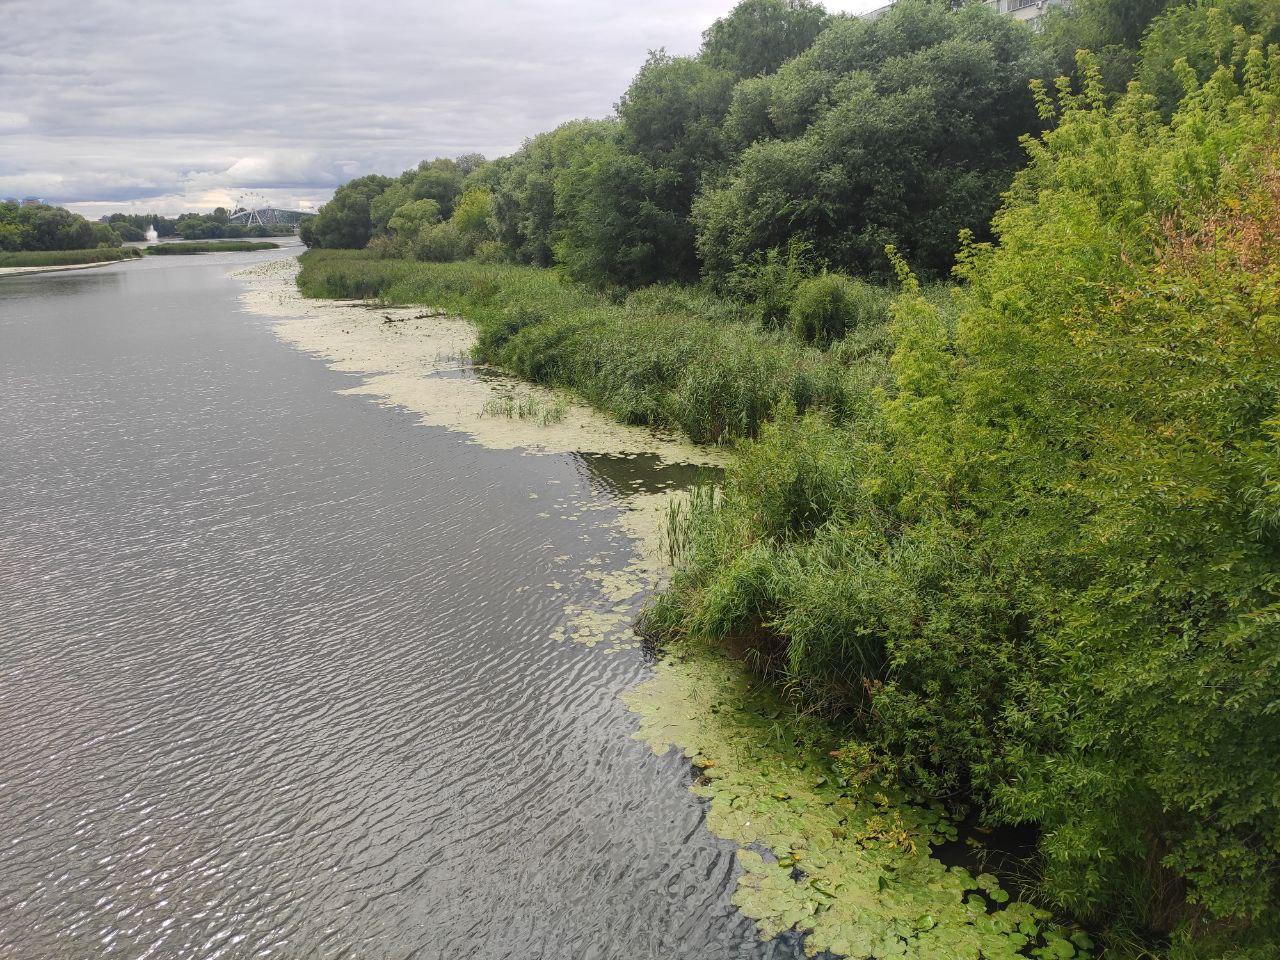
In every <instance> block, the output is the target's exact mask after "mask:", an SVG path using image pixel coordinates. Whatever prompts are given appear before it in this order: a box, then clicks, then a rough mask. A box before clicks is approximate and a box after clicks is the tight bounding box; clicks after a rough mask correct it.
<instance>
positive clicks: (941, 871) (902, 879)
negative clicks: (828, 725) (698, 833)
mask: <svg viewBox="0 0 1280 960" xmlns="http://www.w3.org/2000/svg"><path fill="white" fill-rule="evenodd" d="M623 701H624V702H625V703H626V704H627V705H628V706H629V707H630V708H631V709H632V710H633V711H635V712H636V713H637V714H639V716H640V727H639V731H638V732H637V733H636V737H637V739H640V740H643V741H644V742H646V743H648V744H649V745H650V746H651V747H652V748H653V751H654V752H655V753H658V754H663V753H666V752H667V751H668V750H670V749H672V748H673V747H674V748H677V749H680V750H682V751H683V753H684V755H685V756H686V757H688V758H689V759H690V760H691V761H692V762H693V764H694V765H695V766H696V767H697V768H698V769H699V770H700V772H701V774H702V775H701V776H700V777H699V778H698V780H697V781H696V782H695V784H694V786H693V787H692V790H693V792H694V793H696V794H697V795H698V796H700V797H703V798H705V799H706V800H707V801H708V802H709V804H710V806H709V810H708V813H707V826H708V827H709V828H710V830H711V831H712V832H713V833H715V834H716V835H717V836H720V837H722V838H723V839H725V840H729V841H731V842H733V843H736V844H738V845H739V850H738V861H739V863H740V865H741V867H742V875H741V877H740V879H739V881H738V888H737V890H736V891H735V893H734V897H733V902H734V904H735V905H736V906H737V907H738V908H739V909H741V910H742V912H743V913H745V914H746V915H747V916H749V917H751V918H752V919H753V920H755V921H756V923H757V925H758V926H759V928H760V931H761V933H762V934H763V935H764V936H766V937H773V936H776V935H777V934H779V933H781V932H783V931H785V930H792V929H794V930H797V931H799V932H801V933H803V934H805V935H806V940H805V944H806V949H807V951H808V952H809V953H810V955H813V954H816V953H819V952H821V951H830V952H832V953H836V954H839V955H841V956H847V957H929V958H935V957H936V958H973V960H977V958H980V957H981V958H1000V957H1016V956H1037V957H1046V958H1047V957H1057V958H1063V960H1066V958H1069V957H1072V956H1075V955H1076V954H1077V953H1078V952H1082V948H1083V944H1084V943H1085V942H1086V941H1085V940H1084V939H1083V936H1082V935H1077V942H1073V941H1072V940H1071V939H1070V938H1069V936H1068V934H1067V931H1065V930H1063V929H1062V928H1061V927H1058V926H1057V925H1055V924H1053V923H1052V922H1051V918H1050V915H1049V914H1048V913H1047V912H1046V911H1044V910H1041V909H1039V908H1037V907H1034V906H1032V905H1031V904H1027V903H1021V902H1012V903H1010V902H1009V897H1008V894H1007V893H1006V892H1005V891H1004V890H1002V889H1001V888H1000V886H999V883H998V882H997V880H996V878H995V877H993V876H991V875H989V874H981V875H979V876H977V877H975V876H973V875H972V874H970V873H969V872H968V871H967V870H964V869H963V868H955V867H947V866H945V865H944V864H942V863H941V862H939V861H938V860H936V859H934V858H933V857H932V856H931V855H930V845H931V844H933V843H937V842H941V841H942V840H946V839H952V838H954V836H955V827H954V826H953V825H952V824H951V823H950V821H948V819H947V818H946V817H945V816H944V815H943V814H942V812H941V811H940V810H938V809H936V808H932V807H928V806H924V805H921V804H918V803H913V802H910V800H909V799H908V798H907V797H905V796H902V795H899V794H896V793H894V792H893V791H889V790H885V789H878V788H876V787H874V786H859V785H853V784H849V783H847V782H842V780H841V779H840V777H839V776H838V773H837V771H836V770H835V769H834V766H833V763H832V761H831V758H830V755H829V751H830V749H831V748H832V747H833V746H834V744H833V743H832V742H831V740H830V734H829V732H827V731H825V730H824V729H823V727H822V726H821V725H820V724H817V723H813V722H809V721H806V720H804V719H803V718H798V717H796V716H795V715H794V714H793V713H791V712H790V711H789V710H788V709H787V708H786V706H785V705H784V704H783V703H782V702H781V701H780V700H779V699H777V698H776V697H775V696H774V695H772V694H771V693H770V692H769V691H768V690H766V689H764V688H762V687H761V686H760V685H758V684H754V683H753V682H752V681H751V680H750V678H749V677H748V676H747V675H746V674H745V673H744V672H743V670H742V668H741V666H740V665H738V664H737V663H734V662H732V661H730V660H728V659H726V658H723V657H720V656H717V655H714V654H710V653H706V652H702V651H699V652H697V653H694V654H691V655H687V656H681V657H668V658H666V659H664V660H663V661H662V662H661V663H660V664H659V667H658V670H657V671H656V672H655V675H654V676H653V677H652V678H651V679H650V680H648V681H646V682H645V683H644V684H642V685H641V686H639V687H637V688H636V689H635V690H633V691H631V692H630V693H627V694H624V695H623ZM1077 943H1079V944H1080V946H1078V945H1077Z"/></svg>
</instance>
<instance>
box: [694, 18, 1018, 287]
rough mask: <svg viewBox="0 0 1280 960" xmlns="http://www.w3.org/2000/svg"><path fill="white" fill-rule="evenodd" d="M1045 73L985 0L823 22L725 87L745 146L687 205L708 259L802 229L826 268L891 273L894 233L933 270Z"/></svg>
mask: <svg viewBox="0 0 1280 960" xmlns="http://www.w3.org/2000/svg"><path fill="white" fill-rule="evenodd" d="M1041 72H1042V67H1041V63H1040V60H1039V58H1038V57H1037V56H1036V55H1035V53H1034V51H1033V50H1032V47H1031V42H1030V35H1029V34H1028V33H1027V31H1026V30H1025V29H1023V28H1022V27H1020V26H1019V25H1017V24H1015V23H1012V22H1010V21H1009V20H1008V18H1006V17H1002V16H1000V15H998V14H996V13H994V12H993V11H991V10H990V9H989V8H987V7H985V6H984V5H981V4H975V5H969V6H966V7H964V8H963V9H961V10H959V11H956V12H954V13H953V12H950V11H949V10H947V9H946V8H945V7H944V6H943V5H940V4H937V5H935V4H928V3H925V2H923V0H902V2H900V3H898V4H896V5H895V6H894V7H893V8H892V9H891V10H890V11H889V12H888V13H886V14H884V15H883V16H881V17H879V18H878V19H876V20H875V21H872V22H867V21H864V20H837V21H835V22H834V23H833V24H832V25H831V26H830V27H829V28H828V29H827V30H826V31H824V32H823V33H822V34H821V35H820V36H819V37H818V38H817V40H816V41H815V42H814V43H813V45H812V46H811V47H810V48H809V49H808V50H807V51H805V52H804V53H803V54H801V55H800V56H798V57H796V58H795V59H794V60H791V61H789V62H788V63H786V64H784V65H783V66H782V68H781V69H780V70H779V71H778V72H777V73H776V74H775V75H773V76H772V77H768V78H764V79H759V80H752V81H747V82H745V83H744V84H742V85H741V86H740V87H739V89H738V90H737V91H736V92H735V95H734V100H733V104H732V106H731V108H730V110H729V113H728V116H727V118H726V121H725V128H726V131H728V133H729V135H730V136H731V137H732V139H733V140H734V141H735V142H736V143H738V144H740V145H743V146H744V149H743V150H742V152H741V153H740V154H739V155H738V157H737V160H736V163H735V164H734V166H733V167H732V169H731V171H730V172H729V174H728V175H727V176H726V177H724V178H723V179H722V180H720V181H718V182H717V184H716V185H715V186H714V187H713V188H711V189H707V190H704V191H703V193H702V194H701V195H700V197H699V199H698V200H697V202H696V204H695V205H694V210H693V219H694V222H695V224H696V226H697V231H698V240H697V243H698V252H699V254H700V256H701V259H702V262H703V265H704V268H705V270H706V271H707V273H708V274H709V275H710V276H711V277H712V278H719V277H724V276H727V275H728V274H729V273H731V272H732V271H733V270H735V269H736V268H737V266H738V265H739V264H741V263H743V262H745V261H747V260H748V259H749V258H750V257H752V256H753V255H756V254H758V253H759V252H761V251H766V250H769V249H771V248H774V247H778V248H784V247H785V246H786V244H787V243H788V242H789V241H799V242H802V243H804V244H805V245H806V246H808V247H809V248H810V249H811V250H812V252H813V255H814V256H815V257H816V258H817V259H818V260H819V261H820V262H826V263H827V264H829V265H830V266H831V267H833V268H840V269H850V270H852V271H853V272H858V273H868V272H872V273H882V274H883V273H887V267H888V264H887V263H886V261H885V260H884V255H883V249H884V246H885V244H886V243H894V244H896V245H897V246H898V247H899V248H900V249H902V250H903V251H904V254H905V255H906V256H908V257H909V259H910V260H911V262H912V263H913V264H914V265H916V266H917V267H919V268H920V269H923V270H925V271H928V272H933V273H938V272H942V271H945V270H946V269H948V268H949V266H950V264H951V261H952V258H953V256H954V253H955V250H956V237H957V235H958V234H959V232H960V231H961V230H962V229H970V230H976V231H979V232H982V231H983V230H984V229H985V224H986V223H987V221H988V220H989V219H990V217H991V214H992V212H993V211H994V210H995V207H996V204H997V202H998V200H999V197H1000V194H1001V192H1002V191H1003V190H1004V189H1005V188H1006V187H1007V185H1008V183H1009V180H1010V178H1011V177H1012V175H1013V171H1014V170H1015V169H1017V167H1018V166H1019V165H1020V164H1021V161H1022V154H1021V150H1020V148H1019V138H1020V137H1021V136H1023V135H1024V134H1026V133H1028V132H1030V131H1032V130H1034V129H1035V127H1036V117H1035V110H1034V104H1033V101H1032V98H1031V94H1030V91H1029V88H1028V83H1029V81H1030V80H1031V79H1032V78H1034V77H1036V76H1038V75H1039V74H1040V73H1041ZM975 118H981V120H980V121H978V122H975Z"/></svg>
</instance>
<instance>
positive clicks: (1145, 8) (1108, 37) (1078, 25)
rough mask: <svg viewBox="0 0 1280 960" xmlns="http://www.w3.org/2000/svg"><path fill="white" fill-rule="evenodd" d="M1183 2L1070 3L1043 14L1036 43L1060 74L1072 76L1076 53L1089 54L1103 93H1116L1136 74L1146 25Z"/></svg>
mask: <svg viewBox="0 0 1280 960" xmlns="http://www.w3.org/2000/svg"><path fill="white" fill-rule="evenodd" d="M1187 2H1188V0H1073V2H1072V3H1070V4H1065V5H1062V6H1056V7H1052V8H1050V9H1049V10H1048V11H1047V12H1046V14H1045V17H1044V23H1043V25H1042V28H1041V31H1040V35H1039V37H1038V38H1037V44H1038V45H1039V46H1040V48H1041V49H1043V50H1044V51H1045V53H1046V54H1047V55H1048V56H1049V57H1050V59H1051V61H1052V62H1053V65H1054V68H1055V69H1056V70H1057V72H1058V73H1059V74H1062V75H1064V76H1074V75H1075V68H1076V54H1077V52H1079V51H1080V50H1089V51H1091V52H1092V53H1093V55H1094V58H1095V61H1096V63H1097V64H1098V69H1099V71H1100V72H1101V76H1102V79H1103V82H1104V83H1105V85H1106V87H1107V89H1108V90H1110V91H1112V92H1114V93H1121V92H1123V91H1124V89H1125V87H1127V86H1128V84H1129V81H1130V80H1131V79H1133V75H1134V73H1135V71H1136V70H1137V66H1138V47H1139V44H1140V43H1141V41H1142V36H1143V34H1144V33H1145V32H1146V30H1147V26H1148V25H1149V24H1150V23H1151V21H1152V20H1154V19H1155V18H1156V17H1158V16H1159V15H1160V14H1161V13H1163V12H1164V11H1165V10H1166V9H1169V8H1170V7H1177V6H1185V5H1186V4H1187ZM1076 79H1079V77H1078V76H1077V77H1076ZM1176 99H1177V98H1175V101H1176Z"/></svg>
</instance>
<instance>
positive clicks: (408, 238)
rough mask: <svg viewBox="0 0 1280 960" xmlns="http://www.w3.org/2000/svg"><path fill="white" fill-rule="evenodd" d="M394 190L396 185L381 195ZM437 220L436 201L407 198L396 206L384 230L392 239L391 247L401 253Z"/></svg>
mask: <svg viewBox="0 0 1280 960" xmlns="http://www.w3.org/2000/svg"><path fill="white" fill-rule="evenodd" d="M395 192H396V187H395V186H393V187H391V188H390V189H389V190H388V191H387V193H385V194H383V196H384V197H385V196H387V194H391V193H395ZM379 199H381V198H379ZM376 202H377V201H375V203H376ZM439 222H440V204H438V203H437V202H436V201H434V200H409V201H406V202H405V203H402V204H401V205H400V206H398V207H396V209H395V210H394V211H393V212H392V214H391V216H390V217H389V218H388V219H387V224H386V228H385V230H386V235H387V236H388V237H389V238H390V239H391V241H392V249H393V250H394V251H396V252H397V253H400V254H401V255H403V254H404V253H406V252H409V251H411V250H412V249H413V246H414V244H416V243H417V241H418V238H419V237H420V236H421V235H422V232H423V231H424V230H425V229H427V228H429V227H431V226H433V225H435V224H437V223H439Z"/></svg>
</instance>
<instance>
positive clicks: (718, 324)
mask: <svg viewBox="0 0 1280 960" xmlns="http://www.w3.org/2000/svg"><path fill="white" fill-rule="evenodd" d="M300 259H301V263H302V270H301V273H300V274H299V277H298V286H299V288H300V289H301V291H302V292H303V294H304V295H306V296H309V297H327V298H331V299H339V300H341V299H376V300H379V301H380V302H383V303H386V304H398V305H400V304H418V305H426V306H431V307H436V308H440V309H444V310H448V311H450V312H452V313H456V314H458V315H460V316H463V317H465V318H466V319H468V320H470V321H472V322H473V323H475V324H476V326H477V327H478V329H479V340H478V343H477V346H476V351H475V353H476V359H477V360H478V361H481V362H484V363H490V364H493V365H495V366H500V367H503V368H504V369H507V370H509V371H511V372H512V373H514V374H516V375H517V376H519V377H521V378H523V379H526V380H529V381H531V382H533V383H538V384H541V385H544V386H549V387H556V388H562V389H568V390H571V391H573V392H574V393H576V394H577V395H579V396H581V397H582V398H583V399H584V400H586V401H587V402H588V403H590V404H591V405H592V406H595V407H597V408H599V409H600V410H603V411H604V412H606V413H608V414H609V415H611V416H612V417H614V418H615V419H617V420H619V421H621V422H622V423H627V424H632V425H639V426H647V427H652V428H657V429H663V430H675V431H679V432H681V433H683V434H685V435H686V436H687V437H689V439H691V440H692V441H694V442H695V443H727V442H733V441H736V440H739V439H743V438H748V437H753V436H755V435H756V434H757V433H758V432H759V430H760V427H761V425H762V424H764V423H765V422H767V421H768V420H770V419H772V418H773V417H774V416H775V414H776V413H777V412H779V411H781V410H789V411H790V410H794V411H798V412H801V413H804V412H808V411H823V412H824V414H825V415H826V416H829V417H830V418H832V419H834V420H838V421H846V420H850V419H854V418H856V417H857V416H858V415H859V414H860V413H861V412H862V411H863V410H865V408H866V405H867V403H868V397H869V396H870V394H871V392H872V391H873V390H874V389H875V388H877V387H880V386H883V385H885V384H886V383H887V382H888V379H889V377H888V354H889V350H890V343H889V339H888V335H887V330H886V329H885V326H884V325H882V324H868V325H867V326H866V327H865V328H859V329H856V330H854V331H851V332H850V334H849V335H848V336H847V337H846V338H845V339H844V340H842V341H840V342H839V343H838V344H837V345H836V346H834V347H832V348H831V349H830V350H825V351H824V350H820V349H817V348H815V347H812V346H808V345H806V344H804V343H802V342H801V341H800V340H799V339H798V338H796V337H795V336H793V335H792V334H790V333H789V332H786V331H781V330H767V329H763V328H762V327H761V326H760V325H759V323H757V322H755V321H754V320H752V319H750V318H749V315H748V314H747V312H746V311H745V310H744V308H743V307H742V306H741V305H740V304H737V303H735V302H733V301H730V300H725V299H721V298H718V297H715V296H713V295H710V294H708V293H706V292H704V291H701V290H697V289H693V288H686V287H661V286H660V287H650V288H647V289H644V290H639V291H636V292H634V293H631V294H629V295H627V296H625V297H624V298H621V299H619V298H613V297H610V296H608V295H605V294H598V293H594V292H591V291H589V290H586V289H584V288H582V287H579V286H576V285H573V284H570V283H567V282H565V281H563V280H561V279H560V277H559V276H558V275H557V274H555V273H554V272H552V271H549V270H545V269H540V268H537V267H521V266H512V265H506V264H482V263H476V262H474V261H464V262H459V263H419V262H415V261H408V260H380V259H376V258H375V257H374V256H373V255H372V254H370V253H368V252H367V251H335V250H323V251H322V250H313V251H310V252H308V253H306V254H304V255H303V256H302V257H301V258H300Z"/></svg>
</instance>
